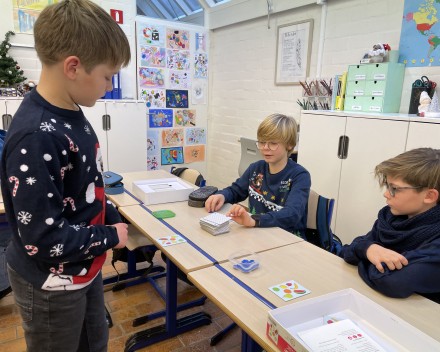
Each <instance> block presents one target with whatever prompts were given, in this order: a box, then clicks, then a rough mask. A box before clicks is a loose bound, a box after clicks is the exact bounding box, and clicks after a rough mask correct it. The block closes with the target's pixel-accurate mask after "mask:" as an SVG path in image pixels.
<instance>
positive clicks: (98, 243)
mask: <svg viewBox="0 0 440 352" xmlns="http://www.w3.org/2000/svg"><path fill="white" fill-rule="evenodd" d="M100 244H101V242H95V243H92V244H91V245H90V246H89V248H87V250H86V251H85V252H84V254H87V253H89V250H90V248H92V247H95V246H99V245H100Z"/></svg>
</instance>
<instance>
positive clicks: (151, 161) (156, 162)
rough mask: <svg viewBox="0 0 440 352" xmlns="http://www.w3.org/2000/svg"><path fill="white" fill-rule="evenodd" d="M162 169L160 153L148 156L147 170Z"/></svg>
mask: <svg viewBox="0 0 440 352" xmlns="http://www.w3.org/2000/svg"><path fill="white" fill-rule="evenodd" d="M154 170H160V155H159V154H158V155H148V156H147V171H154Z"/></svg>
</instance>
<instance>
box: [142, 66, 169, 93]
mask: <svg viewBox="0 0 440 352" xmlns="http://www.w3.org/2000/svg"><path fill="white" fill-rule="evenodd" d="M139 85H140V86H141V87H142V88H165V78H164V72H163V69H162V68H151V67H139Z"/></svg>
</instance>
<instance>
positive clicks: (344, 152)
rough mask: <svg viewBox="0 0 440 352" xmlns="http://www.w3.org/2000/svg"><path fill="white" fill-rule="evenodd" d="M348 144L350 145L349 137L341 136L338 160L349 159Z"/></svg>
mask: <svg viewBox="0 0 440 352" xmlns="http://www.w3.org/2000/svg"><path fill="white" fill-rule="evenodd" d="M348 143H349V138H348V137H347V136H340V137H339V144H338V158H339V159H347V156H348Z"/></svg>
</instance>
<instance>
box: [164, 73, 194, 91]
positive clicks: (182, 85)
mask: <svg viewBox="0 0 440 352" xmlns="http://www.w3.org/2000/svg"><path fill="white" fill-rule="evenodd" d="M169 79H170V84H169V87H170V88H172V89H189V88H191V74H190V71H171V70H170V71H169Z"/></svg>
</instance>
